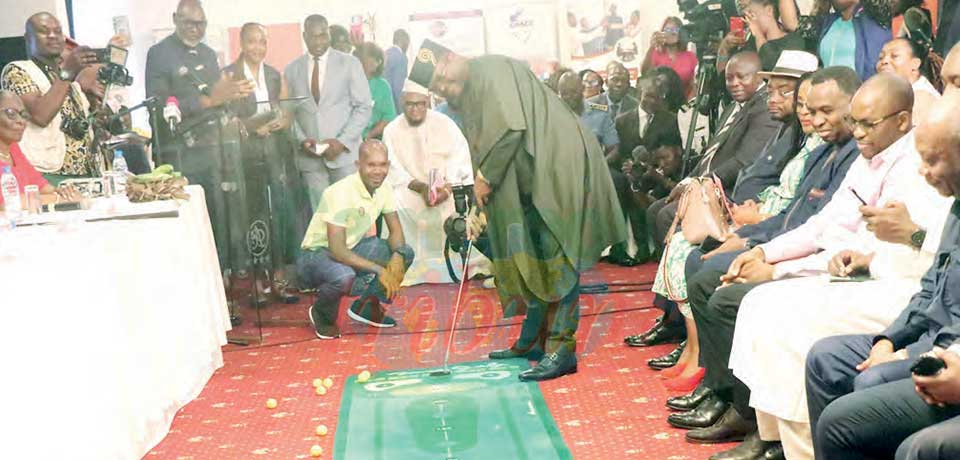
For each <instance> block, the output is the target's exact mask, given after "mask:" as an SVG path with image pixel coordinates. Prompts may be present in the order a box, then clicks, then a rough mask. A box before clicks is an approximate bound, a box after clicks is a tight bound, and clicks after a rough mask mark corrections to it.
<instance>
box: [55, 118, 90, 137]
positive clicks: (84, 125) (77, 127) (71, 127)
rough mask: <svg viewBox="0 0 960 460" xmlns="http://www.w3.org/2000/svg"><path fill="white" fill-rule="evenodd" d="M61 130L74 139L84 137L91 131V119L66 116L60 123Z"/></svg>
mask: <svg viewBox="0 0 960 460" xmlns="http://www.w3.org/2000/svg"><path fill="white" fill-rule="evenodd" d="M60 131H63V132H64V133H66V134H67V135H68V136H70V137H72V138H74V139H83V138H84V137H86V135H87V132H89V131H90V120H88V119H86V118H72V117H64V118H63V122H61V123H60Z"/></svg>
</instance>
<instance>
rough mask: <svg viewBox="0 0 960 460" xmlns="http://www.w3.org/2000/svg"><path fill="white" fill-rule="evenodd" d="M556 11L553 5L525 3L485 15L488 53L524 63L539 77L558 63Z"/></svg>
mask: <svg viewBox="0 0 960 460" xmlns="http://www.w3.org/2000/svg"><path fill="white" fill-rule="evenodd" d="M556 18H557V10H556V7H555V5H554V4H553V3H526V4H515V5H511V6H502V7H495V8H489V9H487V10H485V11H484V23H485V24H486V30H487V52H489V53H492V54H502V55H505V56H510V57H512V58H515V59H520V60H524V61H526V62H527V63H528V64H530V68H531V70H533V71H534V73H536V74H538V75H542V74H545V73H549V72H550V70H552V69H553V68H554V67H555V66H556V63H557V62H558V61H559V58H560V52H559V49H558V46H557V19H556Z"/></svg>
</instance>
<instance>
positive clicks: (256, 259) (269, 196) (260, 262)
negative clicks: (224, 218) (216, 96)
mask: <svg viewBox="0 0 960 460" xmlns="http://www.w3.org/2000/svg"><path fill="white" fill-rule="evenodd" d="M305 99H308V97H306V96H304V97H291V98H286V99H277V100H267V101H256V102H254V106H256V107H259V106H260V105H263V104H274V103H275V104H277V108H276V109H274V113H282V112H278V111H279V110H281V109H280V107H279V105H280V103H283V102H292V101H300V100H305ZM255 116H258V114H254V115H252V116H251V117H249V118H252V117H255ZM261 116H262V115H261ZM271 122H272V120H271V121H270V122H267V124H268V123H271ZM248 134H249V133H248ZM252 135H255V134H252ZM273 135H274V133H272V132H271V133H270V134H268V135H267V136H266V137H264V138H263V139H262V141H263V143H264V144H263V145H262V147H261V148H258V149H256V154H257V156H258V157H259V158H258V160H259V162H260V164H263V165H264V167H265V170H266V173H267V177H266V180H264V181H263V185H264V186H263V187H262V190H258V193H259V194H261V198H262V199H263V200H264V203H265V204H266V209H265V211H266V218H267V222H266V226H267V232H266V235H265V238H264V247H263V248H262V249H261V248H254V247H252V245H251V232H252V231H253V230H254V229H253V228H252V227H253V224H255V220H253V217H251V228H250V229H249V230H248V234H247V250H249V251H250V257H251V261H252V263H253V277H252V282H253V283H252V289H251V290H252V294H251V295H252V297H251V298H252V300H253V303H254V306H255V307H256V308H257V325H258V326H260V327H261V329H262V328H263V327H264V326H268V327H271V326H305V325H307V324H309V322H308V321H306V320H301V321H298V320H266V321H264V320H263V319H262V318H261V316H260V307H259V305H257V300H258V295H259V294H260V292H259V291H258V289H257V284H258V281H259V280H260V278H259V276H260V275H261V271H264V272H266V273H267V275H266V280H265V281H266V282H267V283H269V284H270V289H271V290H273V289H275V288H276V286H275V281H276V280H275V279H274V272H275V271H276V268H277V267H275V266H273V260H274V258H273V257H270V262H269V263H267V257H269V256H272V255H273V251H276V250H278V248H276V247H274V246H275V245H274V244H273V239H272V236H273V234H274V232H276V231H277V228H276V225H275V221H274V214H275V211H276V210H275V209H274V202H273V196H274V190H273V187H272V185H271V181H270V177H272V175H271V174H270V172H271V171H272V168H274V167H281V168H282V167H284V165H283V164H281V165H272V164H271V162H270V161H268V158H267V152H266V150H267V148H268V146H267V143H268V142H273V141H274V140H273V138H272V136H273ZM288 174H289V172H288ZM287 199H289V197H287ZM248 209H249V207H248ZM291 218H292V216H291ZM281 231H282V229H281ZM256 249H260V251H259V252H260V253H261V254H260V255H257V254H256V253H255V250H256ZM264 265H269V267H270V269H269V270H264Z"/></svg>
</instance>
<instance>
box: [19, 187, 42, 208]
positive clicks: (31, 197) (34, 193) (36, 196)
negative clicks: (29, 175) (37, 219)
mask: <svg viewBox="0 0 960 460" xmlns="http://www.w3.org/2000/svg"><path fill="white" fill-rule="evenodd" d="M23 195H24V197H25V198H26V200H25V202H24V206H23V208H24V211H26V213H27V214H33V215H36V214H40V187H38V186H36V185H28V186H26V187H24V188H23Z"/></svg>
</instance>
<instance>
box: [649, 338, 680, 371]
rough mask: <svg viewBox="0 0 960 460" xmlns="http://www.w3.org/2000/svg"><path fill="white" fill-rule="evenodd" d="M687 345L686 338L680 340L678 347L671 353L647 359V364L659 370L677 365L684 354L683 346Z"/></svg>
mask: <svg viewBox="0 0 960 460" xmlns="http://www.w3.org/2000/svg"><path fill="white" fill-rule="evenodd" d="M685 346H687V341H686V340H684V341H683V342H680V345H678V346H677V348H674V349H673V351H671V352H670V353H668V354H666V355H663V356H661V357H659V358H653V359H650V360H647V366H650V368H651V369H654V370H658V371H659V370H663V369H669V368H671V367H673V366H676V365H677V361H680V355H682V354H683V347H685Z"/></svg>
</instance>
